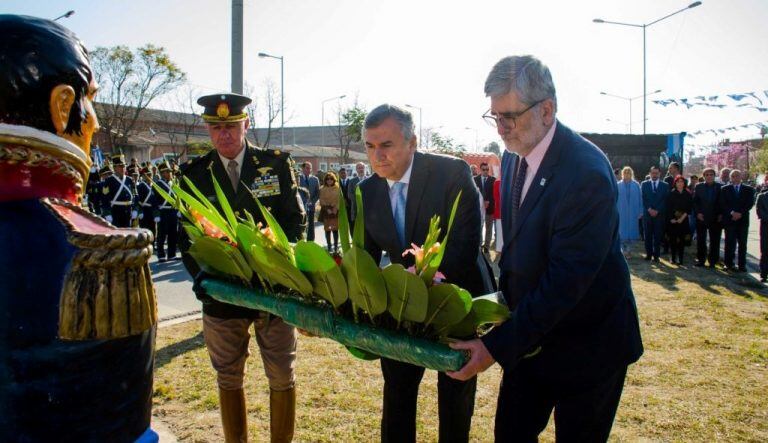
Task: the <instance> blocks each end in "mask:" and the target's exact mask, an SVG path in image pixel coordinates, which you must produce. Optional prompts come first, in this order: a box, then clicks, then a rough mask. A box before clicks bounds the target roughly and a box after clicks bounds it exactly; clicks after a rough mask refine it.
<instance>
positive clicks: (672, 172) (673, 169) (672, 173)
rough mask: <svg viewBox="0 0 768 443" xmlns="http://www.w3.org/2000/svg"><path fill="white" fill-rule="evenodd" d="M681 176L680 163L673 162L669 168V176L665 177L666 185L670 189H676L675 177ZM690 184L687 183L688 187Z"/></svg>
mask: <svg viewBox="0 0 768 443" xmlns="http://www.w3.org/2000/svg"><path fill="white" fill-rule="evenodd" d="M678 175H680V163H678V162H672V163H670V164H669V166H668V167H667V176H666V177H664V183H666V184H667V186H669V189H670V190H671V189H674V187H675V177H677V176H678ZM687 184H688V182H687V181H686V185H687Z"/></svg>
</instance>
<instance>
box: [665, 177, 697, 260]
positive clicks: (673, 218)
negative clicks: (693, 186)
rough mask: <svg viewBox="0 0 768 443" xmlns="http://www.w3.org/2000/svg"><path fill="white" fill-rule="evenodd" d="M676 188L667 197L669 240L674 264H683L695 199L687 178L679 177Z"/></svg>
mask: <svg viewBox="0 0 768 443" xmlns="http://www.w3.org/2000/svg"><path fill="white" fill-rule="evenodd" d="M672 183H673V186H674V188H673V189H672V191H670V192H669V196H668V197H667V238H669V247H670V249H671V251H672V263H677V264H678V265H682V264H683V252H684V250H685V243H686V241H688V240H690V239H691V229H690V224H689V223H688V216H689V214H690V212H691V209H692V208H693V197H692V196H691V193H690V191H688V188H687V187H686V186H685V177H683V176H682V175H678V176H677V177H675V180H674V181H673V182H672Z"/></svg>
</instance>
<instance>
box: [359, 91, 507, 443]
mask: <svg viewBox="0 0 768 443" xmlns="http://www.w3.org/2000/svg"><path fill="white" fill-rule="evenodd" d="M413 128H414V127H413V118H412V117H411V114H410V113H409V112H408V111H405V110H403V109H401V108H399V107H396V106H391V105H386V104H385V105H381V106H378V107H376V108H375V109H373V110H372V111H371V112H370V113H369V114H368V116H367V117H366V119H365V136H364V140H365V146H366V149H367V152H368V158H369V160H370V162H371V168H372V169H373V171H374V172H375V174H373V175H372V176H370V177H368V178H367V179H365V180H364V181H362V182H361V183H360V185H359V186H360V191H361V193H362V197H363V212H364V217H365V249H366V250H367V251H368V252H369V253H370V254H371V256H373V258H374V260H375V261H376V262H377V263H379V261H380V260H381V255H382V251H386V252H387V255H388V256H389V257H390V259H391V261H392V262H393V263H401V264H403V266H405V267H406V268H407V267H409V266H411V265H413V257H412V256H411V255H408V256H406V257H403V256H402V253H403V251H404V250H405V249H406V248H407V247H408V246H409V245H410V244H411V243H415V244H417V245H421V244H423V243H424V240H425V239H426V236H427V232H428V230H429V221H430V218H431V217H432V216H433V215H439V216H440V223H441V228H442V232H443V233H446V230H447V228H448V219H449V216H450V211H451V207H452V205H453V201H454V199H455V198H456V196H457V195H458V193H459V192H461V193H462V195H461V200H460V202H459V206H458V210H457V211H456V218H455V220H454V225H453V227H452V230H451V236H450V241H449V242H448V246H447V249H446V251H445V257H444V259H443V262H442V265H441V266H440V271H441V272H442V273H443V274H444V275H445V277H446V280H447V281H449V282H451V283H455V284H457V285H459V286H461V287H463V288H464V289H466V290H468V291H469V292H470V293H471V294H472V295H482V294H485V293H487V292H491V291H492V290H493V286H494V285H493V282H492V276H491V275H490V273H489V272H488V268H487V267H486V266H485V260H484V257H483V255H482V254H481V253H480V205H479V201H480V200H479V195H478V193H477V189H476V188H475V185H474V184H473V183H472V176H471V175H470V172H469V166H468V165H467V163H465V162H464V161H462V160H460V159H457V158H454V157H448V156H441V155H436V154H423V153H420V152H416V136H415V135H414V130H413ZM381 370H382V373H383V375H384V405H383V415H382V419H381V439H382V441H384V442H413V441H415V439H416V400H417V397H418V392H419V384H420V383H421V379H422V376H423V375H424V368H421V367H418V366H414V365H410V364H407V363H401V362H397V361H394V360H388V359H382V360H381ZM476 384H477V379H476V378H475V377H472V378H470V379H468V380H467V381H465V382H460V381H456V380H452V379H450V378H449V377H447V376H446V375H445V374H443V373H440V374H438V386H437V390H438V410H439V415H440V431H439V435H440V437H439V438H440V441H441V442H445V441H467V440H468V439H469V429H470V424H471V420H472V411H473V409H474V400H475V389H476Z"/></svg>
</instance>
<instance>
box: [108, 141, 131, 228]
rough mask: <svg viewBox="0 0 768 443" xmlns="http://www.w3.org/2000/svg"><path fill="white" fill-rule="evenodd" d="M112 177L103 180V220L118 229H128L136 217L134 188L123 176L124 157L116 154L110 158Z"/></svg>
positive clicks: (129, 180) (125, 176)
mask: <svg viewBox="0 0 768 443" xmlns="http://www.w3.org/2000/svg"><path fill="white" fill-rule="evenodd" d="M112 165H113V167H114V168H115V173H114V175H111V176H109V177H107V179H106V180H104V187H103V188H102V194H103V196H104V198H103V199H102V200H101V210H102V215H103V216H104V218H105V219H106V220H107V221H108V222H110V223H112V224H113V225H115V226H117V227H118V228H130V227H131V220H133V219H134V218H136V217H138V213H137V211H136V208H135V194H134V189H135V186H134V184H133V179H131V177H128V176H127V175H125V157H124V156H123V154H118V155H115V156H113V157H112Z"/></svg>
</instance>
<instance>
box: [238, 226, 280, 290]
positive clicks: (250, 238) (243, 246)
mask: <svg viewBox="0 0 768 443" xmlns="http://www.w3.org/2000/svg"><path fill="white" fill-rule="evenodd" d="M235 234H236V235H237V247H238V249H239V250H240V252H242V253H243V256H244V257H245V260H246V261H247V262H248V265H249V266H250V267H251V269H253V271H254V272H256V275H257V276H258V277H259V280H261V282H262V284H263V283H264V282H265V281H267V282H269V283H272V281H271V280H269V278H268V275H269V269H268V268H265V267H264V266H262V265H261V262H259V261H257V260H256V258H255V257H254V251H255V249H254V248H253V245H254V244H255V243H256V242H260V243H263V242H264V240H262V239H260V238H259V233H258V231H257V229H256V228H251V227H250V226H248V224H246V223H240V224H239V225H237V228H236V232H235ZM258 250H260V249H258Z"/></svg>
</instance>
